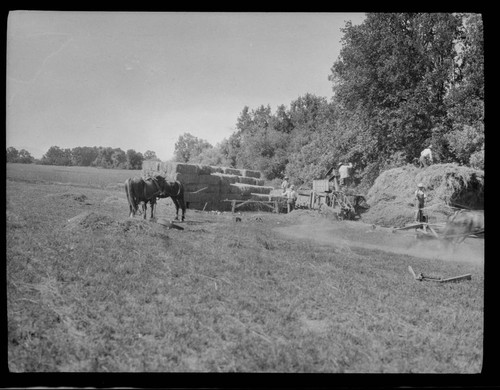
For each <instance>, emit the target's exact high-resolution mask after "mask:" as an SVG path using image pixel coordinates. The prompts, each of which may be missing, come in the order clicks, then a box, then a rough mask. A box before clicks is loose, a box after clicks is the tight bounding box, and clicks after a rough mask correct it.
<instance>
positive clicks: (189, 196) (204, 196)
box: [184, 192, 220, 203]
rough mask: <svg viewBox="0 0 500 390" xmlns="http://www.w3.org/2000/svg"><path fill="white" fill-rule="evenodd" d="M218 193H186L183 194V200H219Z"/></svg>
mask: <svg viewBox="0 0 500 390" xmlns="http://www.w3.org/2000/svg"><path fill="white" fill-rule="evenodd" d="M219 200H220V197H219V193H215V194H210V193H203V192H199V193H189V192H188V193H186V194H184V201H186V202H212V203H213V202H219Z"/></svg>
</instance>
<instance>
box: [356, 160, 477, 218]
mask: <svg viewBox="0 0 500 390" xmlns="http://www.w3.org/2000/svg"><path fill="white" fill-rule="evenodd" d="M418 183H423V184H424V186H425V192H426V194H427V200H426V204H425V214H427V215H428V216H429V222H439V221H444V220H446V218H447V217H448V216H449V215H451V214H452V213H453V211H454V209H453V208H452V207H450V206H459V207H467V208H471V209H483V208H484V171H481V170H477V169H473V168H469V167H465V166H459V165H457V164H435V165H431V166H429V167H427V168H423V169H422V168H416V167H415V166H413V165H406V166H404V167H399V168H394V169H389V170H387V171H385V172H383V173H382V174H381V175H380V176H379V177H378V178H377V180H375V183H374V184H373V186H372V187H371V188H370V190H369V191H368V194H367V197H366V200H367V203H368V204H369V205H370V208H369V210H368V211H367V212H366V213H364V214H363V217H362V219H363V221H364V222H368V223H374V224H377V225H383V226H401V225H404V224H405V223H408V222H412V221H413V220H414V219H415V207H416V204H415V191H416V189H417V184H418Z"/></svg>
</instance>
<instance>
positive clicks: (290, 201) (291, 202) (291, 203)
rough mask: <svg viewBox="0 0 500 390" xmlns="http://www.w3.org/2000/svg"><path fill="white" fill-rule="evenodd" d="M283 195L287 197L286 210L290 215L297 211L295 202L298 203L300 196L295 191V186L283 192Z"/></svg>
mask: <svg viewBox="0 0 500 390" xmlns="http://www.w3.org/2000/svg"><path fill="white" fill-rule="evenodd" d="M283 195H284V196H286V208H287V212H288V213H289V212H291V211H293V210H294V209H295V202H296V201H297V198H298V197H299V195H298V194H297V191H295V186H294V185H293V184H292V185H291V186H290V187H289V188H288V189H287V190H286V191H285V192H283Z"/></svg>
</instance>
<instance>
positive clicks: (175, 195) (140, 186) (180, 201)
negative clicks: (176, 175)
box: [125, 175, 186, 221]
mask: <svg viewBox="0 0 500 390" xmlns="http://www.w3.org/2000/svg"><path fill="white" fill-rule="evenodd" d="M125 192H126V194H127V199H128V203H129V209H130V214H129V216H130V217H133V216H134V215H135V213H136V212H137V207H138V205H139V203H142V210H143V214H144V219H146V210H147V203H148V202H149V203H150V204H151V218H154V209H155V205H156V199H157V198H167V197H169V196H170V197H171V198H172V201H173V202H174V204H175V208H176V218H175V219H176V220H178V219H179V217H178V214H179V206H180V207H181V208H182V220H183V221H184V215H185V212H186V206H185V203H184V187H183V186H182V184H181V183H179V182H167V181H166V180H165V178H164V177H163V176H160V175H157V176H155V177H152V178H148V179H142V178H138V177H134V178H131V179H127V180H125Z"/></svg>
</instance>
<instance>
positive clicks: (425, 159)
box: [420, 145, 432, 168]
mask: <svg viewBox="0 0 500 390" xmlns="http://www.w3.org/2000/svg"><path fill="white" fill-rule="evenodd" d="M431 149H432V145H429V147H428V148H425V149H424V150H422V152H421V153H420V168H424V167H427V166H429V165H431V164H432V150H431Z"/></svg>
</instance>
